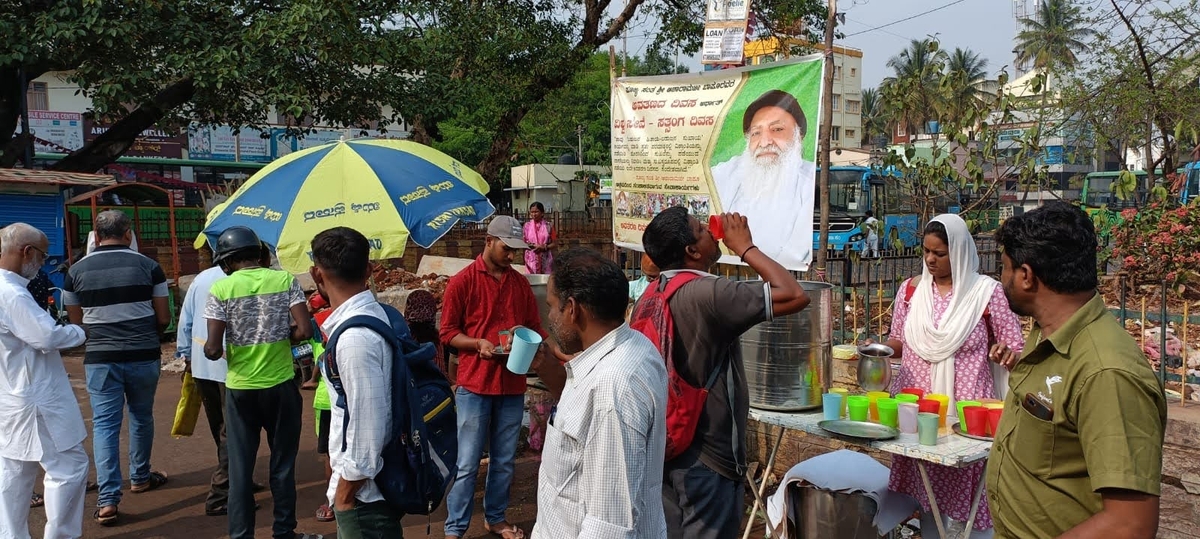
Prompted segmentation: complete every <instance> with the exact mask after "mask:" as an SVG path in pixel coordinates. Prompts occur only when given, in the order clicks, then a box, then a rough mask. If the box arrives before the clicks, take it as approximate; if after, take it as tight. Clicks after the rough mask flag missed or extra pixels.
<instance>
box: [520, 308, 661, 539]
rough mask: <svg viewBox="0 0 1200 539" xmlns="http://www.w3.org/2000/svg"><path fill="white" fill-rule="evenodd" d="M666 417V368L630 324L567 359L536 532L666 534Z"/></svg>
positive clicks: (550, 429) (647, 538) (538, 537)
mask: <svg viewBox="0 0 1200 539" xmlns="http://www.w3.org/2000/svg"><path fill="white" fill-rule="evenodd" d="M666 414H667V369H666V365H665V363H664V362H663V359H662V356H661V355H659V353H658V349H656V348H655V347H654V345H653V344H651V343H650V340H649V339H647V338H646V337H645V336H644V335H642V334H641V333H639V332H637V331H635V330H633V329H630V328H629V326H628V325H622V326H621V327H619V328H617V329H615V330H613V331H611V332H610V333H609V334H608V335H605V336H604V338H602V339H600V340H599V341H597V342H596V344H594V345H592V346H591V347H589V348H588V349H587V350H584V351H583V353H581V354H579V355H578V356H576V357H575V359H572V360H571V361H570V362H569V363H567V383H566V387H565V388H564V390H563V395H562V399H560V400H559V402H558V409H557V411H556V412H555V413H554V414H553V415H551V417H550V421H549V422H548V424H547V426H546V443H545V446H544V447H543V449H542V467H541V470H540V472H539V473H538V519H537V524H536V525H535V526H534V528H533V538H534V539H556V538H560V537H579V538H627V539H635V538H637V539H658V538H665V537H666V536H667V523H666V517H665V516H664V515H663V504H662V478H663V461H664V460H665V459H666V455H665V453H666V445H667V426H666V424H667V419H666V417H667V416H666Z"/></svg>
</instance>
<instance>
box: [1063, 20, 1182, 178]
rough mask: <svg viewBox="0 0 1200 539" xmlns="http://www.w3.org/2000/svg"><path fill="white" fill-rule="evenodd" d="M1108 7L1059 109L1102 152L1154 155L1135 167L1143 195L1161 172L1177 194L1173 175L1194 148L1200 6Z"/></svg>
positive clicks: (1066, 87) (1094, 21) (1094, 25)
mask: <svg viewBox="0 0 1200 539" xmlns="http://www.w3.org/2000/svg"><path fill="white" fill-rule="evenodd" d="M1107 4H1108V5H1107V6H1104V9H1098V10H1097V12H1096V14H1095V16H1094V17H1093V18H1092V19H1091V21H1090V22H1091V24H1092V25H1093V27H1095V28H1096V29H1097V31H1096V32H1095V33H1094V34H1093V35H1092V36H1091V38H1090V39H1089V40H1088V43H1087V44H1088V46H1087V51H1088V52H1087V54H1086V55H1084V56H1083V57H1082V62H1081V65H1080V68H1079V69H1078V70H1077V72H1076V73H1075V74H1074V76H1073V77H1072V78H1071V79H1070V80H1069V81H1068V82H1067V83H1066V84H1065V88H1064V90H1063V106H1064V108H1066V109H1067V110H1069V111H1071V112H1072V113H1073V114H1077V115H1079V116H1080V117H1081V118H1082V119H1083V120H1084V121H1085V122H1086V123H1087V124H1088V125H1089V127H1091V129H1092V130H1093V131H1094V132H1095V133H1096V134H1097V136H1098V138H1099V139H1100V140H1099V141H1098V142H1099V144H1100V145H1101V147H1104V148H1107V149H1110V150H1111V151H1114V152H1115V153H1117V154H1123V153H1124V150H1125V149H1127V148H1136V149H1137V150H1138V151H1139V153H1141V155H1143V156H1147V155H1151V156H1153V157H1154V159H1152V160H1150V161H1149V162H1148V163H1146V164H1143V165H1142V166H1139V167H1138V168H1143V169H1144V170H1146V171H1147V174H1146V184H1145V185H1144V186H1142V189H1145V190H1148V191H1149V190H1153V189H1152V187H1151V186H1153V185H1155V183H1156V181H1159V180H1162V179H1163V178H1159V177H1158V174H1157V172H1156V171H1158V170H1162V171H1164V172H1165V174H1166V175H1167V176H1168V177H1167V178H1166V180H1167V183H1168V184H1169V185H1170V186H1171V187H1172V188H1174V189H1176V190H1177V189H1178V188H1179V187H1181V185H1180V184H1179V182H1178V181H1177V180H1178V179H1179V178H1173V177H1172V176H1173V175H1174V171H1175V170H1176V168H1177V167H1178V165H1179V164H1180V163H1181V162H1183V161H1186V160H1190V159H1192V158H1191V157H1190V156H1189V155H1188V154H1189V153H1190V152H1191V151H1192V149H1193V148H1196V146H1197V144H1200V137H1198V136H1197V131H1198V130H1200V89H1198V88H1197V78H1198V77H1200V3H1198V2H1197V1H1196V0H1185V1H1181V2H1172V3H1171V4H1166V5H1150V6H1144V7H1142V8H1138V6H1139V5H1140V4H1138V3H1135V4H1133V5H1128V4H1125V3H1122V2H1111V1H1110V2H1107Z"/></svg>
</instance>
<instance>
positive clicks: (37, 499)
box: [29, 492, 46, 508]
mask: <svg viewBox="0 0 1200 539" xmlns="http://www.w3.org/2000/svg"><path fill="white" fill-rule="evenodd" d="M43 505H46V498H43V497H42V495H41V494H38V493H36V492H34V493H33V496H31V497H30V498H29V507H30V508H34V507H41V506H43Z"/></svg>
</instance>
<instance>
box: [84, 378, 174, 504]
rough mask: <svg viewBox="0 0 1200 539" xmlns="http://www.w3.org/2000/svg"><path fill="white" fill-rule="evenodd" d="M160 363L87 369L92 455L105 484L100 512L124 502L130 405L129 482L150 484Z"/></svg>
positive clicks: (97, 474)
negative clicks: (124, 441) (123, 451)
mask: <svg viewBox="0 0 1200 539" xmlns="http://www.w3.org/2000/svg"><path fill="white" fill-rule="evenodd" d="M160 368H161V364H160V362H159V360H157V359H153V360H150V361H137V362H131V363H93V364H88V365H84V372H85V373H86V375H87V390H88V396H89V397H90V400H91V403H92V455H93V456H94V457H95V460H96V480H97V481H98V482H99V484H100V496H99V498H98V499H97V501H96V506H97V507H107V506H110V505H117V504H119V503H121V456H120V454H119V453H120V446H121V421H122V418H123V414H124V410H125V405H126V403H128V405H129V481H130V483H132V484H135V485H137V484H141V483H145V482H147V481H149V480H150V448H151V445H152V444H153V442H154V393H155V391H156V390H158V373H159V369H160Z"/></svg>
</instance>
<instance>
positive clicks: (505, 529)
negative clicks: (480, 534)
mask: <svg viewBox="0 0 1200 539" xmlns="http://www.w3.org/2000/svg"><path fill="white" fill-rule="evenodd" d="M483 529H485V530H487V532H488V533H490V534H492V535H495V536H497V537H500V538H501V539H525V532H524V531H523V530H521V528H518V527H516V526H513V525H512V524H509V523H508V522H503V521H501V522H497V523H496V524H487V523H485V524H484V525H483Z"/></svg>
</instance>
